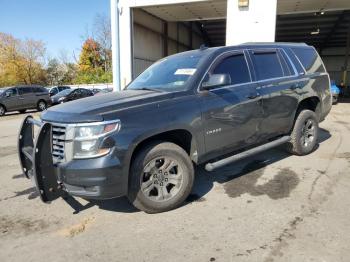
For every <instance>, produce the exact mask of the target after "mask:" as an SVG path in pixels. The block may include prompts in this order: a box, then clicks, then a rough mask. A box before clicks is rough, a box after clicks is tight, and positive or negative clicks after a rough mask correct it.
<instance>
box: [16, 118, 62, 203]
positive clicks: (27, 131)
mask: <svg viewBox="0 0 350 262" xmlns="http://www.w3.org/2000/svg"><path fill="white" fill-rule="evenodd" d="M34 125H36V126H38V127H39V128H40V130H39V133H38V134H37V136H36V138H35V139H34ZM51 129H52V127H51V124H49V123H44V122H41V121H38V120H35V119H34V118H33V117H32V116H27V117H26V118H25V119H24V120H23V122H22V125H21V129H20V133H19V136H18V155H19V160H20V164H21V167H22V171H23V173H24V174H25V176H26V177H27V178H31V179H33V180H34V183H35V187H36V189H37V191H38V193H39V195H40V198H41V200H42V201H43V202H50V201H53V200H55V199H57V198H59V197H61V196H63V195H64V191H63V190H62V186H61V185H60V184H59V183H58V182H57V175H56V168H55V166H54V164H53V160H52V152H51V149H52V141H51V139H52V135H51V133H52V131H51Z"/></svg>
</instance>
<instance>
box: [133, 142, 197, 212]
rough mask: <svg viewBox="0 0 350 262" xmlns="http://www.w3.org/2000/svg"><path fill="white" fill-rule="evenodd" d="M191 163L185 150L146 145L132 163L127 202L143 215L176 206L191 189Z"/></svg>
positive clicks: (164, 143)
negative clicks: (142, 212)
mask: <svg viewBox="0 0 350 262" xmlns="http://www.w3.org/2000/svg"><path fill="white" fill-rule="evenodd" d="M193 180H194V169H193V164H192V161H191V159H190V158H189V156H188V155H187V153H186V152H185V150H183V149H182V148H181V147H179V146H178V145H176V144H173V143H169V142H156V143H152V144H150V145H148V146H146V147H145V148H144V149H142V150H141V151H140V152H139V153H138V154H137V155H136V157H135V158H134V160H133V162H132V164H131V170H130V181H129V192H128V198H129V201H130V202H131V203H132V204H133V205H134V206H135V207H136V208H138V209H140V210H143V211H145V212H146V213H160V212H165V211H169V210H172V209H175V208H177V207H179V206H180V205H181V204H182V203H183V202H184V201H185V199H186V198H187V197H188V195H189V194H190V192H191V190H192V186H193Z"/></svg>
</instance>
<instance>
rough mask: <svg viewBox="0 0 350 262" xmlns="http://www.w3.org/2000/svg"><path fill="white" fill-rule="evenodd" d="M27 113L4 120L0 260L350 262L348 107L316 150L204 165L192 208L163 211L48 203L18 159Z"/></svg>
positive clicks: (121, 203) (117, 204) (338, 112)
mask: <svg viewBox="0 0 350 262" xmlns="http://www.w3.org/2000/svg"><path fill="white" fill-rule="evenodd" d="M35 114H37V113H35ZM23 117H24V115H20V114H12V115H8V116H5V117H2V118H1V119H0V126H1V133H0V174H1V175H0V185H1V190H0V261H36V262H41V261H48V260H49V261H64V262H66V261H298V262H299V261H332V262H334V261H349V257H350V245H349V243H350V234H349V232H350V219H349V218H350V209H349V206H350V198H349V193H350V177H349V175H350V172H349V166H350V103H339V104H338V105H336V106H334V107H333V109H332V112H331V114H330V115H329V116H328V118H327V120H326V121H324V122H323V123H321V132H320V141H319V142H320V143H319V147H318V149H317V150H316V151H315V152H314V153H312V154H310V155H308V156H305V157H297V156H291V155H288V154H286V153H284V151H282V150H279V149H274V150H270V151H267V152H264V153H262V154H259V155H257V156H255V157H251V158H248V159H246V160H244V161H240V162H239V163H236V164H234V165H231V166H227V167H225V168H222V169H220V170H218V171H215V172H213V173H208V172H206V171H204V169H203V168H202V167H199V168H197V169H196V175H197V177H196V183H195V186H194V189H193V192H192V194H191V195H190V197H189V198H188V200H187V202H186V203H185V204H184V205H183V206H182V207H181V208H178V209H177V210H174V211H171V212H167V213H162V214H155V215H148V214H145V213H143V212H139V211H137V210H135V209H134V208H133V207H132V206H131V205H130V204H129V203H128V202H127V200H126V199H125V198H120V199H114V200H108V201H91V202H88V201H86V200H83V199H79V198H76V199H70V200H69V201H65V200H63V199H58V200H57V201H54V202H53V203H51V204H44V203H42V202H41V201H40V199H39V197H38V194H37V192H36V191H35V188H34V187H33V185H32V183H31V181H30V180H27V179H26V178H24V176H23V175H22V174H21V170H20V167H19V163H18V157H17V152H16V151H17V149H16V139H17V132H18V129H19V125H20V123H21V120H22V119H23Z"/></svg>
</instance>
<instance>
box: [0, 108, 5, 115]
mask: <svg viewBox="0 0 350 262" xmlns="http://www.w3.org/2000/svg"><path fill="white" fill-rule="evenodd" d="M5 113H6V108H5V107H4V106H3V105H0V116H3V115H5Z"/></svg>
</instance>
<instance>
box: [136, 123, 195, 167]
mask: <svg viewBox="0 0 350 262" xmlns="http://www.w3.org/2000/svg"><path fill="white" fill-rule="evenodd" d="M155 141H161V142H171V143H174V144H176V145H178V146H180V147H181V148H182V149H184V150H185V151H186V153H187V154H188V156H189V157H190V158H191V160H192V161H193V162H194V163H197V161H198V152H197V151H198V147H197V142H196V139H195V137H194V135H193V134H192V132H190V131H189V130H187V129H183V128H178V129H172V130H167V131H163V132H159V133H153V134H151V135H148V136H146V137H143V138H142V139H140V140H139V141H138V142H137V143H136V145H135V146H134V148H133V150H132V153H131V157H130V165H131V163H132V161H133V159H134V158H135V156H136V155H137V153H138V152H139V151H140V150H141V149H142V148H143V147H144V146H146V145H148V144H150V143H153V142H155Z"/></svg>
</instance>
